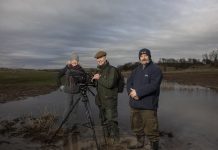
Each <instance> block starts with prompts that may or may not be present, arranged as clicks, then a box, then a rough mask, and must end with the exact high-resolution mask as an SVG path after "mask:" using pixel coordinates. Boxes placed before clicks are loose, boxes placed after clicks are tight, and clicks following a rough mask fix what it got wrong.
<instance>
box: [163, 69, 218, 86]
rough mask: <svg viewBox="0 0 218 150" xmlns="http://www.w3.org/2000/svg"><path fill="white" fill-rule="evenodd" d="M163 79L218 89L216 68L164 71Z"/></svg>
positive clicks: (217, 70)
mask: <svg viewBox="0 0 218 150" xmlns="http://www.w3.org/2000/svg"><path fill="white" fill-rule="evenodd" d="M164 79H165V80H167V81H171V82H178V83H181V84H186V85H200V86H203V87H208V88H211V89H215V90H218V69H201V70H190V69H189V70H183V71H171V72H164Z"/></svg>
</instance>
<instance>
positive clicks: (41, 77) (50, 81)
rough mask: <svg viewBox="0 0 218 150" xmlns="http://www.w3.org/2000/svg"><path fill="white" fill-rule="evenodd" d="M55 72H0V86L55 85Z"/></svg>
mask: <svg viewBox="0 0 218 150" xmlns="http://www.w3.org/2000/svg"><path fill="white" fill-rule="evenodd" d="M56 74H57V73H56V72H49V71H40V70H0V84H2V85H13V84H14V85H17V84H19V85H36V84H37V85H55V84H56V76H57V75H56Z"/></svg>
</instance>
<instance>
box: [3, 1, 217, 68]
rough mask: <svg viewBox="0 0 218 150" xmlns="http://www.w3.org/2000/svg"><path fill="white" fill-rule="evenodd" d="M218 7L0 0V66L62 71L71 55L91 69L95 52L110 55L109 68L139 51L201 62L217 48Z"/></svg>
mask: <svg viewBox="0 0 218 150" xmlns="http://www.w3.org/2000/svg"><path fill="white" fill-rule="evenodd" d="M217 5H218V3H217V2H216V1H215V0H210V1H200V2H196V1H195V0H184V1H173V0H162V1H158V0H154V1H144V0H137V1H132V0H111V1H107V0H90V1H87V0H62V1H60V0H52V1H44V0H37V1H36V0H22V1H21V0H17V1H13V0H2V1H1V2H0V58H1V59H0V64H1V66H0V67H4V66H6V67H14V66H16V67H23V64H26V65H25V67H35V68H43V67H45V66H46V67H51V68H54V67H61V66H62V65H64V63H65V61H67V59H69V55H70V53H71V51H72V50H76V51H78V53H79V55H80V58H81V59H80V60H81V63H82V64H83V65H84V66H87V67H94V66H95V65H96V64H95V60H94V58H93V56H94V54H95V53H96V52H97V50H98V49H99V48H106V49H107V50H108V54H109V55H108V59H109V60H110V61H111V63H113V65H119V64H123V63H126V62H130V61H137V60H138V58H137V53H138V50H139V49H140V48H143V47H147V48H150V49H152V55H153V56H152V57H153V59H154V60H158V59H159V58H161V57H175V58H180V57H197V58H200V57H201V55H202V53H205V52H206V51H208V50H210V49H212V48H216V47H218V45H217V42H216V41H217V39H218V36H217V35H218V34H217V32H218V30H217V25H218V21H217V20H218V19H217V14H218V13H217V12H218V9H217V8H218V7H217ZM25 52H26V53H25ZM22 54H23V55H22ZM40 56H43V57H41V58H40ZM3 58H4V59H3ZM12 58H13V59H12ZM25 62H28V63H25Z"/></svg>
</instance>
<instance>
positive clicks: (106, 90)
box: [96, 62, 119, 108]
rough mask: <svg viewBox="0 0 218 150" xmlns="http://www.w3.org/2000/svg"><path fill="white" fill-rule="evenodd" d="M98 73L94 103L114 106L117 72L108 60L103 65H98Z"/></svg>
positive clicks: (115, 103) (116, 94) (115, 101)
mask: <svg viewBox="0 0 218 150" xmlns="http://www.w3.org/2000/svg"><path fill="white" fill-rule="evenodd" d="M98 73H99V74H100V75H101V77H100V78H99V80H97V87H96V88H97V95H96V104H97V105H99V106H102V107H104V108H106V107H111V106H116V105H117V96H118V88H117V82H118V78H119V76H118V73H117V71H116V69H115V68H114V67H112V66H111V65H110V64H109V62H106V64H104V65H103V66H98Z"/></svg>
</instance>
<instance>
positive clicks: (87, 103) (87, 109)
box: [83, 97, 100, 150]
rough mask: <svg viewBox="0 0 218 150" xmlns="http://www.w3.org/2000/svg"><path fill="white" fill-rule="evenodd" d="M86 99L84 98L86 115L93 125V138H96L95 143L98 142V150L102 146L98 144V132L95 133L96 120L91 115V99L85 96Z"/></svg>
mask: <svg viewBox="0 0 218 150" xmlns="http://www.w3.org/2000/svg"><path fill="white" fill-rule="evenodd" d="M84 99H85V100H83V102H84V105H85V109H86V116H87V119H88V121H89V123H90V125H91V127H90V128H91V129H92V131H93V138H94V140H95V143H96V146H97V150H100V147H99V144H98V141H97V136H96V133H95V128H94V126H95V125H94V121H93V120H92V117H91V113H90V110H89V107H88V106H89V101H88V98H87V97H84Z"/></svg>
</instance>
